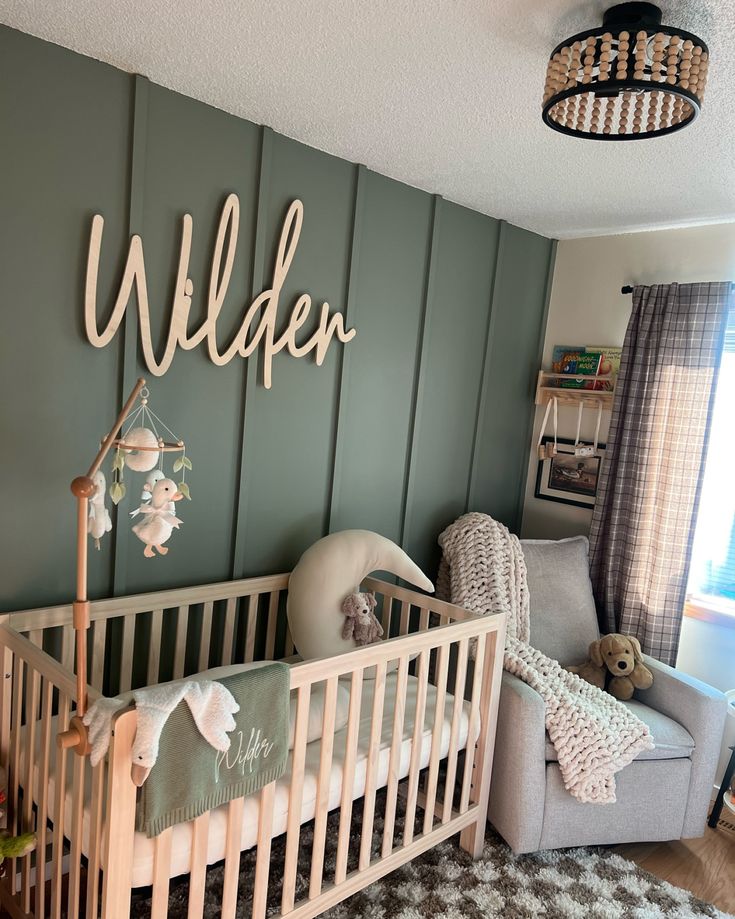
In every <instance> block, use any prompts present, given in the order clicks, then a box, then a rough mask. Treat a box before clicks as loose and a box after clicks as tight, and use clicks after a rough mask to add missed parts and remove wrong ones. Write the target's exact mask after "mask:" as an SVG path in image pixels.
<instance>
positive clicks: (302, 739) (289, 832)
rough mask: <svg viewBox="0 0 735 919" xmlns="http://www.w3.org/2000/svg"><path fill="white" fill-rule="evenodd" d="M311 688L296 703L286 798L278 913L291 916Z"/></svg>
mask: <svg viewBox="0 0 735 919" xmlns="http://www.w3.org/2000/svg"><path fill="white" fill-rule="evenodd" d="M310 698H311V684H309V683H307V684H306V685H305V686H300V687H299V689H298V700H297V702H296V724H295V727H294V744H293V754H292V765H291V787H290V790H289V794H288V818H287V823H286V859H285V862H284V867H283V894H282V898H281V912H282V913H283V914H284V915H285V914H286V913H289V912H291V910H292V909H293V905H294V893H295V887H296V866H297V861H298V855H299V836H300V833H301V807H302V801H303V793H304V760H305V758H306V730H307V728H308V726H309V700H310Z"/></svg>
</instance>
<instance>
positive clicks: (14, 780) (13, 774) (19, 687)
mask: <svg viewBox="0 0 735 919" xmlns="http://www.w3.org/2000/svg"><path fill="white" fill-rule="evenodd" d="M25 666H26V665H25V663H24V661H23V660H22V659H21V658H20V657H17V658H16V659H15V671H14V672H13V725H12V729H11V735H10V762H9V767H10V768H9V769H8V773H9V774H8V829H9V830H10V833H11V835H12V836H15V835H16V834H17V833H20V832H21V829H22V828H21V821H20V813H19V812H18V803H19V796H18V787H19V785H20V740H21V733H22V729H21V724H20V723H21V719H22V715H23V669H24V667H25ZM16 861H17V859H15V858H12V859H11V860H10V870H11V877H10V889H11V890H12V892H13V893H17V889H16V885H17V883H18V878H17V872H16Z"/></svg>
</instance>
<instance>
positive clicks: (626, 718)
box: [437, 513, 653, 804]
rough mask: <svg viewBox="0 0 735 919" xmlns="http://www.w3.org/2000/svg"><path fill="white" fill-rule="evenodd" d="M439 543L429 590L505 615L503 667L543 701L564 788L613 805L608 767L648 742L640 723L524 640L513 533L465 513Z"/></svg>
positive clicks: (519, 561)
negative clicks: (434, 584) (433, 586)
mask: <svg viewBox="0 0 735 919" xmlns="http://www.w3.org/2000/svg"><path fill="white" fill-rule="evenodd" d="M439 545H440V546H441V548H442V551H443V553H444V555H443V558H442V563H441V566H440V568H439V576H438V578H437V595H438V596H440V597H444V598H446V599H449V600H450V601H451V602H452V603H456V604H457V605H458V606H462V607H464V608H465V609H469V610H473V611H475V612H478V613H482V614H483V615H488V614H489V613H498V612H505V613H507V616H508V624H507V637H506V642H505V660H504V665H503V666H504V667H505V669H506V670H507V671H508V672H509V673H512V674H514V675H515V676H517V677H518V678H519V679H521V680H523V682H524V683H528V685H529V686H531V687H533V689H535V690H536V692H538V693H539V695H540V696H541V697H542V699H543V700H544V703H545V705H546V730H547V731H548V733H549V737H550V739H551V742H552V743H553V744H554V747H555V748H556V752H557V755H558V760H559V769H560V771H561V774H562V778H563V780H564V785H565V787H566V788H567V790H568V791H569V792H570V793H571V794H572V795H574V797H575V798H577V799H578V800H579V801H582V802H584V803H591V804H611V803H613V802H614V801H615V773H616V772H618V771H619V770H620V769H622V768H623V767H624V766H627V765H628V763H630V762H631V761H632V760H633V759H635V757H636V756H637V755H638V754H639V753H641V752H642V751H643V750H650V749H652V748H653V741H652V739H651V735H650V733H649V730H648V727H647V725H645V724H644V723H643V722H642V721H641V720H640V719H639V718H636V716H635V715H634V714H633V713H632V712H631V711H630V710H629V709H627V708H626V707H625V705H623V704H622V703H621V702H618V700H617V699H615V698H614V697H613V696H611V695H609V693H606V692H603V691H602V690H601V689H598V688H597V687H596V686H592V685H591V684H590V683H587V682H586V681H585V680H582V679H581V678H580V677H578V676H577V675H576V674H573V673H569V671H568V670H565V669H564V668H563V667H562V666H561V665H560V664H559V663H558V661H554V660H552V659H551V658H549V657H547V656H546V655H545V654H543V653H542V652H541V651H538V650H537V649H536V648H532V647H531V645H529V644H528V640H529V637H530V618H529V598H528V586H527V583H526V563H525V560H524V558H523V550H522V549H521V544H520V542H519V540H518V537H517V536H514V535H513V534H512V533H510V532H509V531H508V529H507V528H506V527H504V526H503V524H502V523H498V522H497V521H496V520H493V519H492V517H488V516H487V515H486V514H474V513H473V514H465V515H464V516H463V517H460V518H459V519H458V520H456V521H455V522H454V523H453V524H452V525H451V526H449V527H447V529H446V530H444V532H443V533H442V534H441V535H440V537H439ZM560 613H561V614H562V615H563V611H560ZM560 624H561V623H560Z"/></svg>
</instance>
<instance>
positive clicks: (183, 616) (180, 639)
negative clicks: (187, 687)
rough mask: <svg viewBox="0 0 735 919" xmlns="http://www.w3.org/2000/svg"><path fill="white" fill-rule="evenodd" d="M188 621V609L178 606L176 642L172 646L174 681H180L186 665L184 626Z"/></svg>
mask: <svg viewBox="0 0 735 919" xmlns="http://www.w3.org/2000/svg"><path fill="white" fill-rule="evenodd" d="M188 619H189V607H188V606H180V607H179V609H178V612H177V613H176V642H175V644H174V679H175V680H180V679H181V678H182V677H183V675H184V665H185V664H186V626H187V623H188Z"/></svg>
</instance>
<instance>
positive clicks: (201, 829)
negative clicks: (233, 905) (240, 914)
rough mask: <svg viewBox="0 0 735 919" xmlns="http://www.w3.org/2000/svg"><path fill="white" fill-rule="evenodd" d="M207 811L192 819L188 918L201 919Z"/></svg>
mask: <svg viewBox="0 0 735 919" xmlns="http://www.w3.org/2000/svg"><path fill="white" fill-rule="evenodd" d="M209 814H210V812H209V811H205V812H204V813H203V814H202V815H201V816H199V817H197V818H196V820H193V821H192V823H193V827H192V840H191V873H190V875H189V908H188V911H187V916H188V919H203V917H204V888H205V883H206V880H207V842H208V841H209Z"/></svg>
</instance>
